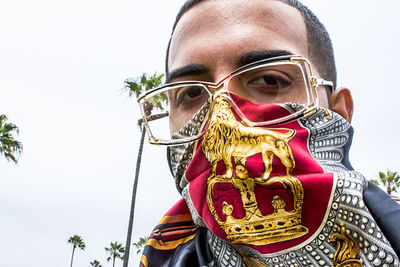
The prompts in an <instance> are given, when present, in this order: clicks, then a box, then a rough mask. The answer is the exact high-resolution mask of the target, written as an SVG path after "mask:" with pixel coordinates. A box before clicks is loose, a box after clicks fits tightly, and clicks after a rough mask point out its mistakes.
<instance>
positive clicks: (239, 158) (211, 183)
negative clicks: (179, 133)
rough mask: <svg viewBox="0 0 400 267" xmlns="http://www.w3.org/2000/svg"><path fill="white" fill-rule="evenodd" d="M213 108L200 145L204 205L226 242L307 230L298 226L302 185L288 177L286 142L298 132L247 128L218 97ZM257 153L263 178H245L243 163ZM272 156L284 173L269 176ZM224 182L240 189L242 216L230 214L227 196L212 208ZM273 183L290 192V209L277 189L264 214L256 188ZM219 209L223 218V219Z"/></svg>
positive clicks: (261, 241)
mask: <svg viewBox="0 0 400 267" xmlns="http://www.w3.org/2000/svg"><path fill="white" fill-rule="evenodd" d="M212 109H213V113H212V115H211V119H210V122H209V127H208V130H207V132H206V134H205V136H204V140H203V143H202V151H203V153H204V155H205V156H206V158H207V160H208V161H209V162H210V164H211V173H210V175H209V177H208V179H207V205H208V208H209V210H210V212H211V214H212V215H213V217H214V219H215V220H216V222H217V223H218V224H219V226H220V227H221V228H222V229H223V231H224V232H225V233H226V236H227V237H226V238H227V240H228V241H230V242H232V243H246V244H253V245H267V244H272V243H276V242H281V241H286V240H292V239H295V238H299V237H301V236H304V235H305V234H307V233H308V232H309V230H308V228H307V227H305V226H303V225H302V207H303V199H304V190H303V186H302V184H301V182H300V181H299V180H298V179H297V178H295V177H293V176H291V172H292V170H293V169H294V167H295V161H294V158H293V154H292V151H291V148H290V146H289V144H288V142H289V141H290V139H291V138H293V137H294V136H295V134H296V131H295V130H292V129H285V130H286V133H280V132H278V131H272V130H269V129H261V128H253V127H248V126H246V125H244V124H242V123H240V122H238V121H237V119H236V117H235V115H234V114H233V112H232V110H231V105H230V104H229V102H228V100H227V99H226V98H225V97H224V96H222V95H220V96H218V97H217V98H216V99H215V100H214V103H213V107H212ZM258 153H260V154H261V156H262V159H263V164H264V173H263V174H262V175H261V177H249V174H248V171H247V169H246V167H245V164H246V160H247V158H248V157H250V156H253V155H255V154H258ZM275 156H276V157H278V158H279V160H280V161H281V163H282V164H283V165H284V167H285V170H286V173H285V175H284V176H274V177H270V174H271V172H272V160H273V158H274V157H275ZM232 157H233V158H234V161H235V168H233V164H232ZM221 160H222V161H223V162H224V164H225V167H226V172H225V174H224V175H217V174H216V170H217V163H218V162H219V161H221ZM233 170H235V171H233ZM227 183H228V184H231V185H232V186H233V188H234V190H236V191H237V192H238V193H239V195H240V198H241V202H242V206H243V210H244V212H245V215H244V217H243V216H242V217H241V218H236V217H235V216H234V205H233V203H229V202H228V201H229V200H224V201H222V205H221V204H220V205H217V206H218V207H219V208H217V207H216V205H215V202H214V194H215V192H216V187H215V186H216V185H218V184H227ZM277 183H278V184H280V185H282V186H281V187H282V188H283V189H284V190H286V191H287V192H288V193H290V195H292V196H293V208H292V209H291V210H287V208H286V207H287V205H288V203H286V202H285V201H284V199H282V197H281V196H279V194H278V193H276V194H273V197H272V201H271V202H270V203H268V204H270V205H271V207H272V209H273V211H272V212H271V213H269V214H262V212H261V210H260V208H259V203H258V202H257V199H256V193H255V188H256V186H263V187H265V188H268V187H270V188H271V186H273V185H275V184H277ZM218 213H219V214H220V215H223V216H221V217H225V219H223V218H222V219H221V218H220V216H219V215H218Z"/></svg>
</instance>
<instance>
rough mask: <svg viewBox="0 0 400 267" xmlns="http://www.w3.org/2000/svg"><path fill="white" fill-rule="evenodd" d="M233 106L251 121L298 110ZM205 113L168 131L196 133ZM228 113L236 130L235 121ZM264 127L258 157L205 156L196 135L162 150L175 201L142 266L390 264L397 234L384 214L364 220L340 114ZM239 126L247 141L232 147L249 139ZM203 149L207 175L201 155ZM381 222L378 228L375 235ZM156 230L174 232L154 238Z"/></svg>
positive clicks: (359, 183)
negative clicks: (179, 196)
mask: <svg viewBox="0 0 400 267" xmlns="http://www.w3.org/2000/svg"><path fill="white" fill-rule="evenodd" d="M239 106H240V108H241V110H242V111H244V112H245V114H249V116H253V117H254V118H256V117H257V118H258V117H260V116H261V117H262V116H264V114H267V113H270V112H271V108H272V110H273V112H274V113H275V112H283V113H292V112H294V111H296V110H298V109H299V108H300V106H299V105H298V104H295V103H288V104H284V105H280V106H277V105H274V107H271V105H265V106H262V105H258V106H255V105H253V104H251V103H248V102H246V101H241V100H239ZM208 109H209V107H208V106H207V107H204V108H203V109H202V110H200V111H199V112H198V113H197V114H196V116H194V117H193V118H192V121H191V122H189V123H188V124H187V125H185V127H184V128H183V129H182V130H181V131H180V132H179V133H178V134H180V135H185V136H190V135H194V134H197V133H198V132H199V131H200V128H201V127H202V126H203V125H204V121H202V120H203V119H204V117H205V115H206V113H207V112H208ZM214 112H218V111H215V110H214ZM233 113H234V112H233ZM234 115H235V118H236V121H237V122H238V123H239V124H234V125H235V128H236V129H238V128H240V127H242V126H240V124H242V122H241V121H240V118H238V116H237V114H236V113H234ZM211 120H213V118H211ZM234 120H235V119H234ZM235 123H236V122H235ZM210 124H212V121H211V123H210ZM207 127H209V128H212V127H210V126H208V125H207ZM288 129H289V130H293V131H294V132H295V134H294V135H293V136H292V137H290V138H288V139H286V141H285V140H284V139H282V138H281V139H280V136H283V135H284V134H286V132H287V131H288ZM269 130H270V131H272V132H266V133H265V134H264V135H265V136H264V137H262V138H263V139H262V140H263V142H264V143H263V144H262V145H261V146H260V147H265V144H266V143H268V142H269V143H271V145H270V146H268V147H267V148H266V149H264V150H265V151H264V150H263V148H260V149H261V150H255V151H256V152H257V151H259V153H253V154H251V153H250V154H249V153H247V151H248V149H247V150H244V149H242V150H238V149H236V148H231V150H230V151H234V152H232V153H233V154H232V156H231V157H229V158H230V159H231V162H227V161H226V160H225V161H224V159H222V158H218V155H217V156H215V155H214V154H212V156H207V153H209V151H207V149H206V141H204V140H202V139H201V140H199V141H198V142H194V143H191V144H188V145H183V146H178V147H171V148H170V149H169V150H168V153H169V161H170V167H171V171H172V173H173V175H174V177H175V179H176V185H177V188H178V190H179V191H180V192H181V194H182V196H183V198H184V200H185V201H184V202H183V201H181V202H180V203H179V204H178V205H177V206H175V207H174V208H172V209H171V210H170V211H169V213H167V215H166V217H164V218H163V219H162V221H161V222H160V224H159V225H158V226H157V227H156V228H155V230H154V231H153V233H152V235H151V236H150V240H149V242H148V245H147V246H146V248H145V250H144V254H143V258H142V262H141V264H142V266H399V258H398V254H399V253H400V252H399V251H395V250H394V249H393V248H395V247H396V244H393V243H394V242H396V241H393V240H397V239H396V237H395V236H394V237H392V236H390V234H388V233H390V229H388V226H387V225H385V223H384V220H385V218H380V217H377V216H376V215H375V218H374V215H373V214H374V212H370V207H369V206H368V205H366V203H367V204H369V205H370V206H371V208H373V206H374V204H373V203H374V202H373V201H370V200H366V199H365V198H366V196H367V195H368V194H366V192H368V190H369V189H368V188H369V186H370V184H369V183H368V181H367V180H366V179H365V178H364V177H363V176H362V175H361V174H360V173H358V172H356V171H354V170H353V168H352V166H351V164H350V161H349V158H348V152H349V148H350V145H351V140H352V135H353V128H352V127H351V125H350V124H349V123H348V122H347V121H346V120H344V119H343V118H342V117H341V116H340V115H338V114H336V113H334V112H332V111H329V110H326V109H323V108H317V110H316V112H314V113H313V114H312V115H310V116H308V117H306V118H303V119H301V120H298V121H295V122H290V123H287V124H284V125H277V126H274V127H270V128H269ZM210 131H211V130H209V129H208V130H207V132H208V133H209V132H210ZM236 131H237V130H236ZM249 131H250V132H252V130H251V129H249V128H248V127H247V128H246V127H244V128H243V129H242V130H241V134H242V135H243V136H244V135H246V136H247V137H243V136H242V137H241V139H237V140H239V141H237V144H239V146H242V147H244V146H246V142H250V141H251V140H253V139H254V138H253V136H251V135H249ZM253 133H257V134H258V135H257V136H258V137H257V138H258V139H254V140H256V141H257V140H260V138H259V136H260V135H262V132H261V131H259V130H256V131H253ZM206 138H207V136H206V137H205V138H204V139H206ZM232 138H233V137H232ZM246 138H247V139H246ZM251 138H253V139H251ZM271 138H272V139H274V140H273V141H271ZM229 140H230V139H229ZM243 140H245V141H243ZM249 140H250V141H249ZM256 141H254V142H256ZM281 141H282V142H283V141H284V142H283V143H282V142H281ZM225 142H227V141H226V140H225ZM251 142H253V141H251ZM272 143H273V144H275V147H274V146H273V145H272ZM229 144H231V143H229ZM253 144H256V143H253ZM277 144H279V146H278V145H277ZM285 144H287V145H288V146H285ZM210 151H211V149H210ZM213 151H214V150H213ZM235 151H236V152H235ZM238 151H239V152H238ZM243 151H246V153H247V154H246V156H244V155H245V154H244V153H245V152H243ZM284 152H285V153H284ZM235 153H236V154H235ZM290 153H291V154H292V156H290V155H291V154H290ZM264 154H265V155H269V159H270V161H268V160H266V158H268V157H264ZM213 155H214V157H216V158H217V159H216V160H215V161H217V163H215V164H216V165H215V171H214V170H213V166H212V165H213V162H212V161H210V160H209V159H210V158H211V159H214V158H213ZM243 158H245V159H244V160H243ZM291 159H293V161H294V162H293V164H291V163H290V161H291ZM230 164H231V165H232V166H233V167H232V169H233V172H232V174H231V177H229V165H230ZM292 165H293V166H292ZM238 166H239V167H240V166H241V167H242V169H240V168H238ZM269 167H270V168H271V171H270V172H267V171H266V170H267V169H268V168H269ZM240 170H244V173H245V174H243V173H240ZM214 172H215V173H214ZM263 177H264V178H263ZM289 178H290V179H289ZM279 179H284V180H285V179H286V180H285V181H286V182H279V181H280V180H279ZM271 181H274V182H271ZM298 184H299V185H298ZM297 185H298V186H297ZM296 190H297V191H296ZM298 191H302V192H303V193H302V194H301V193H298ZM378 194H381V192H379V193H377V194H374V195H378ZM383 194H384V193H383ZM369 199H371V197H369ZM371 203H372V204H371ZM388 205H397V204H396V203H395V202H394V201H393V203H389V204H388ZM391 207H394V213H393V216H397V217H399V218H400V209H397V207H396V206H391ZM172 215H173V216H172ZM278 215H279V216H278ZM174 216H178V217H174ZM293 216H295V217H293ZM296 216H297V217H296ZM172 218H174V219H173V220H172V221H173V222H169V221H170V220H171V219H172ZM176 218H179V220H177V219H176ZM293 218H295V219H293ZM266 222H271V223H270V224H269V225H268V224H267V223H266ZM381 225H385V229H384V230H383V231H382V229H381V228H380V226H381ZM392 227H396V226H395V225H393V226H392ZM389 228H390V226H389ZM235 231H237V233H236V232H235ZM160 233H162V234H161V236H165V233H168V235H167V236H173V237H174V238H172V239H171V240H169V239H163V240H161V241H160ZM200 233H201V234H200ZM205 233H206V234H205ZM384 233H385V234H384ZM160 242H161V243H160ZM162 243H163V244H164V247H163V245H160V244H162ZM157 244H158V245H157ZM397 247H398V245H397ZM396 253H397V254H396ZM183 259H184V260H183ZM185 261H186V263H185Z"/></svg>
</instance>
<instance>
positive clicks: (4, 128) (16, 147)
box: [0, 114, 22, 163]
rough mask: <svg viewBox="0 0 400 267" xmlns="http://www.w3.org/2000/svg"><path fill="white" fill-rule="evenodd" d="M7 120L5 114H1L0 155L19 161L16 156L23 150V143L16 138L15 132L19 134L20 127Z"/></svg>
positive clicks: (15, 161)
mask: <svg viewBox="0 0 400 267" xmlns="http://www.w3.org/2000/svg"><path fill="white" fill-rule="evenodd" d="M7 120H8V118H7V116H6V115H5V114H2V115H0V157H1V156H2V155H4V157H5V158H6V159H7V160H12V161H14V163H17V162H18V160H17V158H16V156H17V155H18V154H20V153H21V152H22V144H21V142H19V141H18V140H15V139H14V133H15V134H17V135H18V134H19V129H18V127H17V126H16V125H15V124H13V123H8V122H7Z"/></svg>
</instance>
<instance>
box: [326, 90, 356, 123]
mask: <svg viewBox="0 0 400 267" xmlns="http://www.w3.org/2000/svg"><path fill="white" fill-rule="evenodd" d="M329 108H330V109H331V110H333V111H335V112H336V113H338V114H340V115H341V116H342V117H343V118H345V120H346V121H348V122H349V123H350V122H351V118H352V117H353V98H352V97H351V93H350V90H349V89H347V88H343V87H342V88H338V89H336V90H335V91H334V92H333V93H332V94H331V96H330V99H329Z"/></svg>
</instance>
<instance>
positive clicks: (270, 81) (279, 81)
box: [247, 75, 291, 91]
mask: <svg viewBox="0 0 400 267" xmlns="http://www.w3.org/2000/svg"><path fill="white" fill-rule="evenodd" d="M290 85H291V82H290V81H289V80H288V79H285V78H283V77H280V76H278V75H263V76H259V77H257V78H254V79H252V80H250V81H248V83H247V86H249V87H250V88H253V87H256V89H258V90H269V91H271V90H274V91H275V90H280V89H285V88H287V87H289V86H290Z"/></svg>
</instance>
